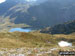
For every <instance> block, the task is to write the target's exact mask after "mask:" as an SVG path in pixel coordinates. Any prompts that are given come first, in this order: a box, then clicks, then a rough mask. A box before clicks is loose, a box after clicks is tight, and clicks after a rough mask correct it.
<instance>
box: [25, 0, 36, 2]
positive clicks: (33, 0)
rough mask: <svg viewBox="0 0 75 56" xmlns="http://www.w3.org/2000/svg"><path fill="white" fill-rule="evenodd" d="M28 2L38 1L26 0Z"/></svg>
mask: <svg viewBox="0 0 75 56" xmlns="http://www.w3.org/2000/svg"><path fill="white" fill-rule="evenodd" d="M26 1H27V2H35V1H37V0H26Z"/></svg>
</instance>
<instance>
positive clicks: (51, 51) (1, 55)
mask: <svg viewBox="0 0 75 56" xmlns="http://www.w3.org/2000/svg"><path fill="white" fill-rule="evenodd" d="M60 50H62V51H75V47H64V48H10V49H8V48H0V56H60V55H59V51H60Z"/></svg>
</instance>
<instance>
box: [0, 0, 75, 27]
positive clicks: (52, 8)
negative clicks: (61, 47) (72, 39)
mask: <svg viewBox="0 0 75 56" xmlns="http://www.w3.org/2000/svg"><path fill="white" fill-rule="evenodd" d="M74 11H75V0H47V1H46V0H41V1H40V0H38V1H37V2H35V3H31V2H29V3H28V2H26V1H25V0H7V1H6V2H4V3H1V4H0V22H1V23H3V24H4V23H7V22H10V23H15V24H22V23H24V24H27V25H30V26H33V27H43V28H44V27H48V26H54V25H56V24H61V23H64V22H67V21H70V20H75V12H74Z"/></svg>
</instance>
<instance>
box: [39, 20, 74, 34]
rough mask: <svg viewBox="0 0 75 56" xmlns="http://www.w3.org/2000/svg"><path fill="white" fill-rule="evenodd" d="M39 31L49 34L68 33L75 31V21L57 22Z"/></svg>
mask: <svg viewBox="0 0 75 56" xmlns="http://www.w3.org/2000/svg"><path fill="white" fill-rule="evenodd" d="M40 32H41V33H50V34H70V33H73V32H75V21H71V22H66V23H64V24H58V25H55V26H54V27H51V28H49V27H48V28H45V29H43V30H41V31H40Z"/></svg>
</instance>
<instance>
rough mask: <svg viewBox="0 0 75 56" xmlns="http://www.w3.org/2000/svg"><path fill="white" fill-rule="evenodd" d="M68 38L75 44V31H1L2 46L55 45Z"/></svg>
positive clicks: (0, 42) (0, 44)
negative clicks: (50, 33) (52, 33)
mask: <svg viewBox="0 0 75 56" xmlns="http://www.w3.org/2000/svg"><path fill="white" fill-rule="evenodd" d="M62 39H63V40H66V41H69V42H72V43H73V45H74V44H75V41H74V40H75V33H74V34H70V35H63V34H60V35H49V34H42V33H24V32H13V33H9V32H1V33H0V48H1V47H2V48H19V47H53V46H58V45H57V43H58V42H59V41H61V40H62Z"/></svg>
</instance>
